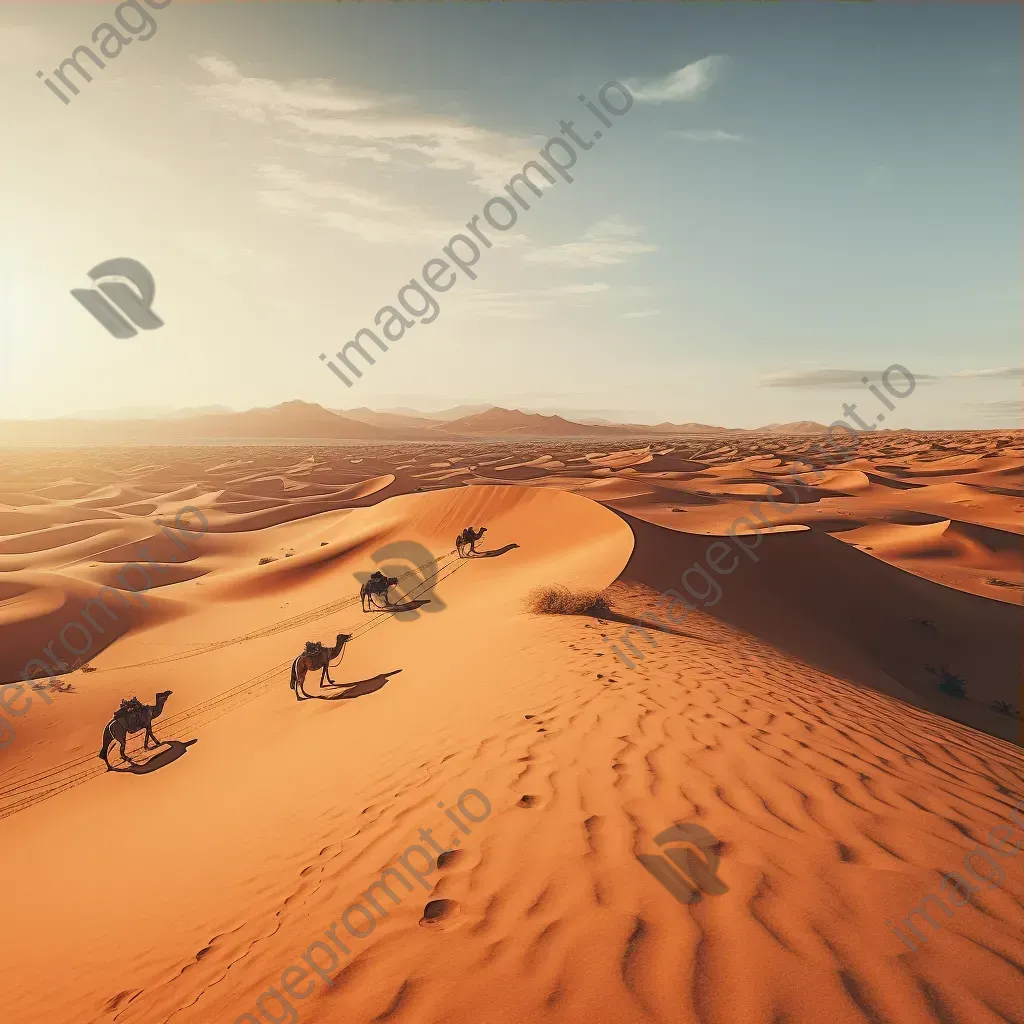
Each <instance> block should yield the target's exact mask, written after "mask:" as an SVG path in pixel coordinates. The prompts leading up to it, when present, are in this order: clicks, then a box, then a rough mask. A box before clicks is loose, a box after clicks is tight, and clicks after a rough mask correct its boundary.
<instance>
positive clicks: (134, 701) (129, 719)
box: [97, 690, 171, 771]
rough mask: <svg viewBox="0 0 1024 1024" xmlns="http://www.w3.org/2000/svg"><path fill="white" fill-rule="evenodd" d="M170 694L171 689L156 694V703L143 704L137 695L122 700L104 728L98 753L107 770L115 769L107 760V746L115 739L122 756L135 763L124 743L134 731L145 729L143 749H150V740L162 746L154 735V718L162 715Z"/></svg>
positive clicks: (154, 744) (155, 744) (155, 745)
mask: <svg viewBox="0 0 1024 1024" xmlns="http://www.w3.org/2000/svg"><path fill="white" fill-rule="evenodd" d="M170 695H171V691H170V690H163V691H162V692H161V693H158V694H157V695H156V703H155V704H143V703H141V702H140V701H139V699H138V698H137V697H132V698H131V699H130V700H123V701H121V706H120V707H119V708H118V709H117V711H115V712H114V717H113V718H111V720H110V721H109V722H108V723H107V727H106V728H105V729H104V730H103V746H101V747H100V752H99V754H98V755H97V756H98V757H100V758H101V759H102V760H103V761H104V762H105V763H106V765H107V771H113V769H112V768H111V767H110V762H109V761H108V760H107V748H108V747H109V746H110V744H111V742H112V741H113V740H117V743H118V747H119V748H120V753H121V757H122V759H123V760H125V761H127V762H128V763H129V764H135V762H134V761H133V760H132V759H131V758H130V757H129V756H128V755H127V753H125V749H124V744H125V740H126V739H127V738H128V737H129V736H130V735H131V734H132V733H136V732H142V731H143V730H145V733H146V738H145V740H143V743H142V749H143V750H149V741H150V740H152V741H153V746H154V747H158V746H160V741H159V740H158V739H157V738H156V737H155V736H154V735H153V719H154V718H159V717H160V714H161V712H162V711H163V709H164V705H165V704H166V703H167V698H168V697H170Z"/></svg>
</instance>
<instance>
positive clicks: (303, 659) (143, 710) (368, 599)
mask: <svg viewBox="0 0 1024 1024" xmlns="http://www.w3.org/2000/svg"><path fill="white" fill-rule="evenodd" d="M486 532H487V527H486V526H481V527H480V528H479V529H474V528H473V527H472V526H467V527H466V528H465V529H464V530H463V531H462V532H461V533H460V534H459V535H458V537H457V538H456V540H455V550H456V551H457V552H458V555H459V558H468V557H469V556H470V555H476V554H478V552H477V550H476V544H477V541H479V540H480V539H481V538H482V537H483V535H484V534H485V533H486ZM397 585H398V579H397V577H395V576H385V575H384V574H383V573H382V572H375V573H373V574H372V575H371V576H370V578H369V579H368V580H367V581H366V582H365V583H364V584H362V586H361V587H360V588H359V603H360V607H361V608H362V610H363V611H364V612H370V611H375V610H376V611H386V610H388V609H390V608H392V603H391V596H390V591H391V588H392V587H395V586H397ZM378 599H380V600H382V601H383V604H378V603H377V601H378ZM352 637H353V634H352V633H339V634H338V635H337V637H336V639H335V642H334V645H333V646H332V647H325V646H324V645H323V644H322V643H320V642H319V641H318V640H308V641H306V645H305V648H304V649H303V651H302V653H301V654H300V655H299V656H298V657H296V658H295V659H294V660H293V661H292V664H291V673H290V676H289V680H288V686H289V688H290V689H291V690H292V691H293V692H294V693H295V699H296V700H302V698H303V697H304V696H305V697H308V696H309V694H307V693H306V692H305V690H304V689H303V684H304V682H305V679H306V676H307V675H308V674H309V673H310V672H315V671H316V670H317V669H319V670H320V685H321V687H322V686H323V685H324V684H325V682H326V683H327V684H328V685H330V686H336V685H338V684H337V683H335V682H334V680H333V679H332V678H331V672H330V668H331V662H332V661H334V660H335V659H340V658H342V657H344V653H345V645H346V644H347V643H348V642H349V641H350V640H351V639H352ZM170 696H171V691H170V690H164V691H163V692H161V693H158V694H157V695H156V703H155V704H143V703H142V702H141V701H140V700H139V699H138V698H137V697H131V698H129V699H128V700H122V701H121V706H120V707H119V708H118V709H117V711H115V712H114V714H113V717H112V718H111V719H110V721H109V722H108V723H107V725H106V727H105V728H104V730H103V741H102V746H101V747H100V752H99V754H98V757H99V758H100V759H101V760H102V761H104V762H105V763H106V766H107V770H108V771H113V770H114V769H113V768H112V767H111V765H110V761H109V760H108V759H107V755H108V752H109V748H110V744H111V743H113V742H114V741H116V742H117V744H118V748H119V751H120V754H121V758H122V760H124V761H125V762H127V763H128V764H130V765H135V766H136V767H137V762H135V761H133V760H132V759H131V758H130V757H129V756H128V754H127V751H126V750H125V743H126V741H127V739H128V737H129V736H131V735H133V734H135V733H140V732H144V733H145V734H146V735H145V739H144V741H143V749H144V750H149V749H150V744H151V743H152V747H153V748H154V749H155V748H156V747H159V746H160V742H161V741H160V740H158V739H157V738H156V736H154V735H153V719H155V718H159V717H160V714H161V713H162V711H163V709H164V705H165V704H166V703H167V698H168V697H170Z"/></svg>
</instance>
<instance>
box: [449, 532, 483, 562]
mask: <svg viewBox="0 0 1024 1024" xmlns="http://www.w3.org/2000/svg"><path fill="white" fill-rule="evenodd" d="M486 532H487V527H486V526H481V527H480V529H479V530H474V529H473V527H472V526H467V527H466V528H465V529H464V530H463V531H462V533H460V534H459V535H458V537H456V538H455V550H456V551H458V553H459V558H465V557H466V554H465V548H466V546H467V545H468V546H469V550H470V551H471V552H472V553H473V554H474V555H475V554H476V542H477V541H478V540H479V539H480V538H481V537H482V536H483V535H484V534H485V533H486Z"/></svg>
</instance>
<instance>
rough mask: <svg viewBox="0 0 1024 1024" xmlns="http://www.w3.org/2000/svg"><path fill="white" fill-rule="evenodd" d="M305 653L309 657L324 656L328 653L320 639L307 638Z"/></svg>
mask: <svg viewBox="0 0 1024 1024" xmlns="http://www.w3.org/2000/svg"><path fill="white" fill-rule="evenodd" d="M303 653H304V654H305V655H306V657H307V658H322V657H323V656H324V655H325V654H326V653H327V648H326V647H324V645H323V644H322V643H320V641H319V640H307V641H306V650H305V651H304V652H303Z"/></svg>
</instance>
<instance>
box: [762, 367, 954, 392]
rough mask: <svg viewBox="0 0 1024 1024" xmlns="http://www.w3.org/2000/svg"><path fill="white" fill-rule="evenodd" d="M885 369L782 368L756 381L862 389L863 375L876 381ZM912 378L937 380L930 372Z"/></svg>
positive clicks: (781, 385)
mask: <svg viewBox="0 0 1024 1024" xmlns="http://www.w3.org/2000/svg"><path fill="white" fill-rule="evenodd" d="M885 369H886V368H885V367H882V368H881V369H875V370H841V369H821V370H783V371H781V372H777V373H769V374H765V375H764V376H762V377H761V379H760V381H758V386H759V387H762V388H808V389H817V390H822V391H846V390H852V389H862V388H865V387H867V384H865V383H864V378H865V377H867V379H868V383H869V384H874V383H877V382H878V381H879V380H880V379H881V375H882V372H883V370H885ZM914 380H915V381H917V382H919V383H920V382H922V381H926V382H930V381H935V380H939V378H938V377H936V376H935V375H934V374H930V373H915V374H914Z"/></svg>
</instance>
